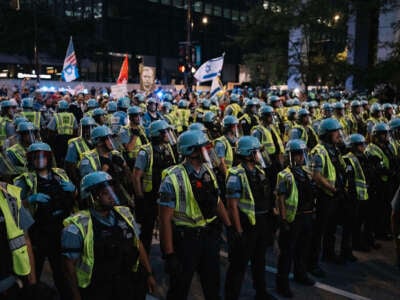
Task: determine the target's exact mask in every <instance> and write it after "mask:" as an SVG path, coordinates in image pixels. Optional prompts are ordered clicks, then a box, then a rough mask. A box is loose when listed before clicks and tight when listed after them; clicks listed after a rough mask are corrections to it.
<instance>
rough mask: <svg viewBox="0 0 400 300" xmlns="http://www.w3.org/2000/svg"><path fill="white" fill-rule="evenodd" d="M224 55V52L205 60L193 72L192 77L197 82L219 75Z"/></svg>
mask: <svg viewBox="0 0 400 300" xmlns="http://www.w3.org/2000/svg"><path fill="white" fill-rule="evenodd" d="M224 56H225V54H223V55H222V56H220V57H217V58H213V59H210V60H208V61H206V62H205V63H204V64H202V65H201V66H200V68H199V69H198V70H197V71H196V73H194V78H196V80H197V81H198V82H205V81H211V80H213V79H214V78H216V77H217V76H219V75H221V71H222V67H223V65H224Z"/></svg>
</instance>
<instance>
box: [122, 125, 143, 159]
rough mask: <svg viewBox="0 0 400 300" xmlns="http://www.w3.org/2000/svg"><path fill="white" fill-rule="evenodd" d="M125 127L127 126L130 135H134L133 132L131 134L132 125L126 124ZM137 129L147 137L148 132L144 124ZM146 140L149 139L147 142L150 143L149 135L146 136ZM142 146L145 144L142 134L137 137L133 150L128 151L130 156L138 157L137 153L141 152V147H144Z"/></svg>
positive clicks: (131, 157)
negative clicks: (145, 130)
mask: <svg viewBox="0 0 400 300" xmlns="http://www.w3.org/2000/svg"><path fill="white" fill-rule="evenodd" d="M124 128H125V130H126V132H127V133H128V136H129V137H131V135H132V134H131V130H130V129H131V127H130V126H129V125H126V126H124ZM137 129H138V130H139V134H140V135H141V136H144V137H146V133H145V132H144V129H143V127H142V126H138V128H137ZM146 141H147V143H148V140H147V137H146ZM142 146H143V144H142V139H141V138H140V136H138V137H137V138H136V142H135V146H134V147H133V149H132V150H131V151H126V152H127V154H128V157H129V158H130V159H134V158H136V157H137V155H138V153H139V150H140V147H142Z"/></svg>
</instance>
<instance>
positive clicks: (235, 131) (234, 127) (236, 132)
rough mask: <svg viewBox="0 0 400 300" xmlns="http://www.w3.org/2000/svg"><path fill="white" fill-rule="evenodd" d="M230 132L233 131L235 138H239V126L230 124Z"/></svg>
mask: <svg viewBox="0 0 400 300" xmlns="http://www.w3.org/2000/svg"><path fill="white" fill-rule="evenodd" d="M231 132H232V133H233V135H234V137H235V138H239V136H240V135H239V127H238V125H237V124H234V125H231Z"/></svg>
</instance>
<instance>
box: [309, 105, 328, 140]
mask: <svg viewBox="0 0 400 300" xmlns="http://www.w3.org/2000/svg"><path fill="white" fill-rule="evenodd" d="M332 112H333V109H332V105H331V104H330V103H324V104H322V106H321V115H320V117H319V118H318V119H316V120H314V121H313V123H312V127H313V129H314V131H315V132H317V133H318V130H319V125H320V124H321V122H322V120H323V119H327V118H330V117H331V116H332Z"/></svg>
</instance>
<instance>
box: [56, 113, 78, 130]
mask: <svg viewBox="0 0 400 300" xmlns="http://www.w3.org/2000/svg"><path fill="white" fill-rule="evenodd" d="M54 118H55V120H56V125H57V133H58V134H64V135H72V134H73V133H74V115H73V114H72V113H69V112H61V113H56V114H55V115H54Z"/></svg>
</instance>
